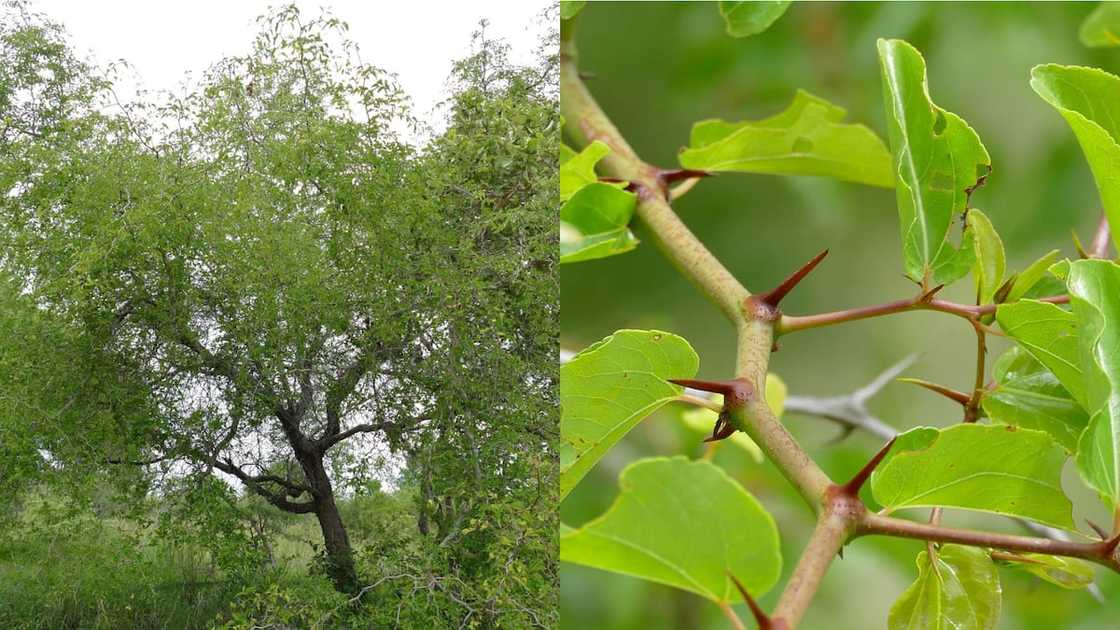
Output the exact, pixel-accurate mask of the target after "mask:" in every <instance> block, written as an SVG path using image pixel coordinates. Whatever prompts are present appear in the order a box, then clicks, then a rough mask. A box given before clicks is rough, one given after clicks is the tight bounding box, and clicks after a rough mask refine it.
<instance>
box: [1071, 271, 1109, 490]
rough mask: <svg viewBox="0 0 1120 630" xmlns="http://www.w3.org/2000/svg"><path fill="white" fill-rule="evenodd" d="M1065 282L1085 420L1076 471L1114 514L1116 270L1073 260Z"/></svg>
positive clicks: (1078, 449)
mask: <svg viewBox="0 0 1120 630" xmlns="http://www.w3.org/2000/svg"><path fill="white" fill-rule="evenodd" d="M1066 282H1067V286H1068V287H1069V296H1070V305H1071V306H1072V307H1073V314H1074V315H1075V316H1076V317H1077V324H1078V327H1079V330H1080V335H1079V339H1080V351H1081V356H1080V358H1081V366H1082V368H1083V370H1084V374H1085V391H1086V401H1087V405H1086V409H1087V410H1088V411H1089V416H1090V420H1089V426H1088V428H1086V429H1085V432H1084V433H1083V434H1082V435H1081V440H1080V441H1079V443H1078V448H1077V468H1078V470H1079V471H1080V472H1081V477H1082V478H1083V479H1084V480H1085V482H1086V483H1087V484H1089V486H1090V487H1092V488H1093V489H1095V490H1096V491H1097V492H1098V493H1100V495H1101V497H1102V498H1103V499H1104V501H1105V503H1107V504H1108V505H1109V506H1110V507H1112V508H1114V509H1115V508H1117V507H1120V266H1117V265H1116V264H1115V263H1113V262H1111V261H1107V260H1078V261H1074V262H1073V263H1071V264H1070V265H1069V277H1068V278H1067V280H1066Z"/></svg>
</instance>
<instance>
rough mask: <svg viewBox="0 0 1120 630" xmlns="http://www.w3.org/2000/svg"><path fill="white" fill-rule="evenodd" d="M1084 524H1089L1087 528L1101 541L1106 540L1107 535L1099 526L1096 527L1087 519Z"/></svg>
mask: <svg viewBox="0 0 1120 630" xmlns="http://www.w3.org/2000/svg"><path fill="white" fill-rule="evenodd" d="M1085 522H1086V523H1088V524H1089V527H1092V528H1093V531H1095V532H1097V535H1098V536H1100V537H1101V540H1108V534H1106V533H1105V531H1104V530H1103V529H1101V526H1100V525H1097V524H1096V523H1094V522H1093V521H1090V520H1089V519H1085Z"/></svg>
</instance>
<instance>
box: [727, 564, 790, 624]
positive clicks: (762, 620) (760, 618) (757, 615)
mask: <svg viewBox="0 0 1120 630" xmlns="http://www.w3.org/2000/svg"><path fill="white" fill-rule="evenodd" d="M727 577H729V578H731V582H732V583H734V584H735V588H736V589H738V590H739V594H740V595H742V596H743V601H745V602H746V603H747V608H750V609H751V615H752V616H753V617H754V620H755V621H757V622H758V629H759V630H786V629H787V628H789V626H788V625H787V624H786V622H784V621H782V620H781V619H771V618H770V616H769V615H767V614H766V613H765V612H764V611H763V610H762V609H761V608H759V606H758V602H756V601H754V598H753V597H751V594H750V593H748V592H747V589H746V587H745V586H743V583H742V582H740V581H739V578H737V577H735V574H733V573H732V572H731V571H728V572H727Z"/></svg>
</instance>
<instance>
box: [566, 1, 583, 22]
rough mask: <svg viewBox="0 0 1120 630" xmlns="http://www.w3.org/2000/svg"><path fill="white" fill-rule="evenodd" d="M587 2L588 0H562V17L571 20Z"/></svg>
mask: <svg viewBox="0 0 1120 630" xmlns="http://www.w3.org/2000/svg"><path fill="white" fill-rule="evenodd" d="M586 4H587V0H560V19H561V20H570V19H572V18H574V17H575V16H576V14H578V13H579V12H580V11H581V10H583V7H584V5H586Z"/></svg>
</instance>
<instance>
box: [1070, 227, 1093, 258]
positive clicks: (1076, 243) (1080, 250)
mask: <svg viewBox="0 0 1120 630" xmlns="http://www.w3.org/2000/svg"><path fill="white" fill-rule="evenodd" d="M1069 235H1070V236H1072V237H1073V248H1074V249H1076V250H1077V255H1078V256H1080V257H1081V258H1088V257H1089V253H1088V252H1086V251H1085V246H1084V245H1082V244H1081V239H1080V238H1078V236H1077V232H1074V231H1073V230H1070V231H1069Z"/></svg>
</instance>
